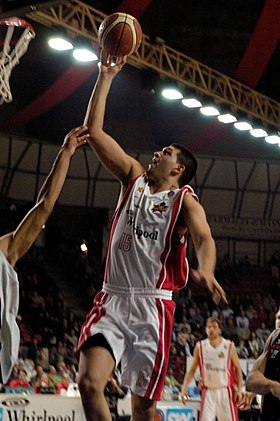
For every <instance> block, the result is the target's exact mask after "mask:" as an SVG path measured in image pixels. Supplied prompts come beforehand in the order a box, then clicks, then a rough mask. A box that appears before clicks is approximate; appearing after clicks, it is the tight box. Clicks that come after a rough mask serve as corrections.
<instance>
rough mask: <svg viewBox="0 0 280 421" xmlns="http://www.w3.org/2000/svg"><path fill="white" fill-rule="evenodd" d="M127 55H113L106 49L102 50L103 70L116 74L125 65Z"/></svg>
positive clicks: (103, 71)
mask: <svg viewBox="0 0 280 421" xmlns="http://www.w3.org/2000/svg"><path fill="white" fill-rule="evenodd" d="M126 58H127V56H122V57H113V56H111V55H110V54H108V53H107V52H106V51H105V50H104V49H103V50H101V54H100V59H101V72H102V73H107V74H108V75H111V76H115V75H116V74H117V73H118V72H119V71H120V70H121V69H122V68H123V66H124V65H125V63H126Z"/></svg>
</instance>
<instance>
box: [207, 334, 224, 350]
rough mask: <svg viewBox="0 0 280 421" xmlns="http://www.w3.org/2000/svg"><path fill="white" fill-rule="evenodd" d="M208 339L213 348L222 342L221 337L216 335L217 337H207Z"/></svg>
mask: <svg viewBox="0 0 280 421" xmlns="http://www.w3.org/2000/svg"><path fill="white" fill-rule="evenodd" d="M208 340H209V343H210V345H211V346H213V348H216V347H217V346H219V345H220V343H221V342H222V337H221V336H218V337H217V338H213V339H210V338H208Z"/></svg>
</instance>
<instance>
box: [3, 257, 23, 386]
mask: <svg viewBox="0 0 280 421" xmlns="http://www.w3.org/2000/svg"><path fill="white" fill-rule="evenodd" d="M0 281H1V287H0V303H1V304H0V305H1V308H0V312H1V320H0V323H1V326H0V343H1V350H0V364H1V373H2V378H3V383H6V382H7V381H8V380H9V377H10V374H11V371H12V368H13V365H14V364H15V362H16V361H17V358H18V349H19V342H20V333H19V328H18V326H17V323H16V316H17V312H18V304H19V287H18V277H17V273H16V271H15V270H14V269H13V268H12V266H11V265H10V264H9V262H8V261H7V259H6V257H5V256H4V254H3V253H2V251H1V250H0Z"/></svg>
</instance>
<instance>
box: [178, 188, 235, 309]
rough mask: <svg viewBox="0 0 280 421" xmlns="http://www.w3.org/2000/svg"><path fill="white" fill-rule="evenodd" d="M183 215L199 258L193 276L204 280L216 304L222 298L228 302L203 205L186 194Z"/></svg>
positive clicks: (192, 271)
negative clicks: (219, 277) (216, 275)
mask: <svg viewBox="0 0 280 421" xmlns="http://www.w3.org/2000/svg"><path fill="white" fill-rule="evenodd" d="M182 210H183V217H184V221H185V224H186V226H187V227H188V229H189V231H190V234H191V237H192V241H193V244H194V248H195V252H196V257H197V260H198V268H197V270H191V276H192V278H193V279H194V280H195V281H197V282H203V283H204V284H205V285H206V287H207V288H208V289H209V291H210V292H211V294H212V298H213V300H214V302H215V303H216V304H218V303H219V301H220V299H222V300H223V301H225V302H227V298H226V293H225V291H224V290H223V288H222V287H221V285H220V284H219V283H218V281H217V280H216V278H215V275H214V271H215V266H216V246H215V242H214V239H213V237H212V234H211V230H210V227H209V225H208V222H207V219H206V215H205V212H204V209H203V207H202V206H201V205H200V204H199V203H198V202H197V201H196V200H195V199H194V198H193V197H192V196H191V195H188V194H186V195H185V197H184V202H183V208H182Z"/></svg>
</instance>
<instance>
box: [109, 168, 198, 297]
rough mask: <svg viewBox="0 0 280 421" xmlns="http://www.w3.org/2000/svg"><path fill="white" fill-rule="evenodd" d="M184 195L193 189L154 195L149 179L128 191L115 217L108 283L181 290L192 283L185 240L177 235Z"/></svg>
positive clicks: (141, 177)
mask: <svg viewBox="0 0 280 421" xmlns="http://www.w3.org/2000/svg"><path fill="white" fill-rule="evenodd" d="M184 194H191V195H193V196H194V197H195V198H196V199H197V197H196V195H195V194H194V192H193V190H192V188H191V187H190V186H184V187H183V188H181V189H179V188H178V189H176V190H167V191H161V192H159V193H155V194H151V192H150V188H149V186H148V183H147V181H146V178H145V175H142V176H140V177H138V178H136V180H133V182H132V183H131V184H130V186H129V187H128V189H127V191H126V192H125V194H124V197H123V199H122V201H121V202H120V205H119V206H118V208H117V209H116V211H115V214H114V216H113V220H112V225H111V230H110V236H109V243H108V252H107V259H106V267H105V278H104V280H105V283H109V284H111V285H119V286H124V287H131V288H133V287H137V288H158V289H169V290H177V289H181V288H183V287H184V286H185V284H186V282H187V277H188V263H187V260H186V238H185V237H183V238H181V239H179V236H178V234H177V231H176V230H174V228H175V225H176V222H177V218H178V215H179V213H180V210H181V205H182V201H183V197H184Z"/></svg>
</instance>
